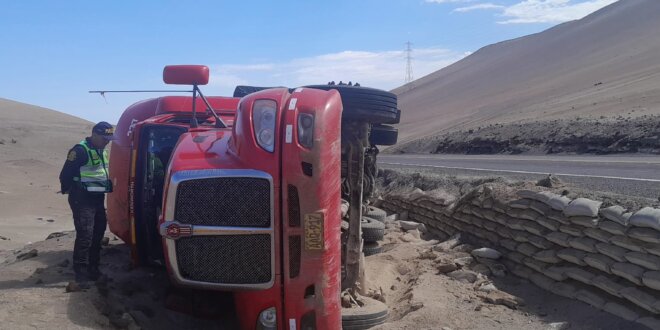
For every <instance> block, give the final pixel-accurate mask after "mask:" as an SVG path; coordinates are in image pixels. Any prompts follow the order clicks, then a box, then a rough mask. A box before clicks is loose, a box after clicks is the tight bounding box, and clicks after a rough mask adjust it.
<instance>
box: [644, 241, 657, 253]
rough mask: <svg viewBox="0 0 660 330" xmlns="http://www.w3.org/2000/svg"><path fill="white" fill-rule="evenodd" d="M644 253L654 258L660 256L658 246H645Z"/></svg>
mask: <svg viewBox="0 0 660 330" xmlns="http://www.w3.org/2000/svg"><path fill="white" fill-rule="evenodd" d="M644 251H646V252H648V253H650V254H652V255H654V256H660V244H645V245H644Z"/></svg>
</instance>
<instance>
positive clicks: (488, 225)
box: [483, 221, 500, 232]
mask: <svg viewBox="0 0 660 330" xmlns="http://www.w3.org/2000/svg"><path fill="white" fill-rule="evenodd" d="M483 227H484V229H486V230H489V231H492V232H497V229H498V228H500V225H498V224H497V223H496V222H492V221H484V222H483Z"/></svg>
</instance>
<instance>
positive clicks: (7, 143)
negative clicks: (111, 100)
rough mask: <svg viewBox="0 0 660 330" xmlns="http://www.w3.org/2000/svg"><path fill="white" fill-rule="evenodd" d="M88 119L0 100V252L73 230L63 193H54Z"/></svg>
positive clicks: (85, 130) (89, 124)
mask: <svg viewBox="0 0 660 330" xmlns="http://www.w3.org/2000/svg"><path fill="white" fill-rule="evenodd" d="M91 127H92V123H90V122H88V121H85V120H83V119H80V118H77V117H74V116H70V115H67V114H63V113H60V112H57V111H54V110H50V109H45V108H40V107H36V106H32V105H28V104H24V103H19V102H14V101H10V100H6V99H1V98H0V236H3V237H4V238H6V239H2V238H0V250H4V249H7V248H14V247H17V246H23V245H24V244H25V243H26V242H28V241H35V240H42V239H44V238H45V235H47V234H48V233H50V232H53V231H57V230H63V229H67V228H70V229H72V228H73V220H71V214H70V213H71V212H70V211H69V206H68V204H67V202H66V196H63V195H60V194H57V191H59V190H60V184H59V180H58V176H59V172H60V169H61V168H62V164H64V159H65V158H66V154H67V151H68V150H69V148H71V147H72V146H73V145H74V144H75V143H77V142H78V141H80V140H81V139H82V138H84V137H85V136H87V135H89V132H90V131H91Z"/></svg>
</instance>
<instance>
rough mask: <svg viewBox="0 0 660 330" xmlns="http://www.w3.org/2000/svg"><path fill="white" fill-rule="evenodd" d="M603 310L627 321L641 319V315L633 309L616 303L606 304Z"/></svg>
mask: <svg viewBox="0 0 660 330" xmlns="http://www.w3.org/2000/svg"><path fill="white" fill-rule="evenodd" d="M603 310H604V311H606V312H608V313H610V314H613V315H616V316H618V317H620V318H622V319H624V320H627V321H635V320H637V319H638V318H639V313H637V312H636V311H634V310H633V309H631V308H628V307H626V306H624V305H621V304H618V303H615V302H608V303H606V304H605V305H604V306H603Z"/></svg>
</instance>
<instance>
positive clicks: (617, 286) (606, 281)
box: [591, 275, 626, 297]
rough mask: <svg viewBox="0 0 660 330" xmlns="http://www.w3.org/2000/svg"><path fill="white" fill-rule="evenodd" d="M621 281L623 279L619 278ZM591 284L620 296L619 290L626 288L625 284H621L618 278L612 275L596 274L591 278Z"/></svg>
mask: <svg viewBox="0 0 660 330" xmlns="http://www.w3.org/2000/svg"><path fill="white" fill-rule="evenodd" d="M621 281H623V280H621ZM591 285H593V286H595V287H597V288H599V289H601V290H603V291H605V292H607V293H609V294H611V295H613V296H615V297H621V294H620V293H619V291H621V290H623V289H624V288H626V287H625V286H623V285H621V283H620V282H619V280H618V278H614V277H607V276H604V275H598V276H596V277H594V278H592V279H591Z"/></svg>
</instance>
